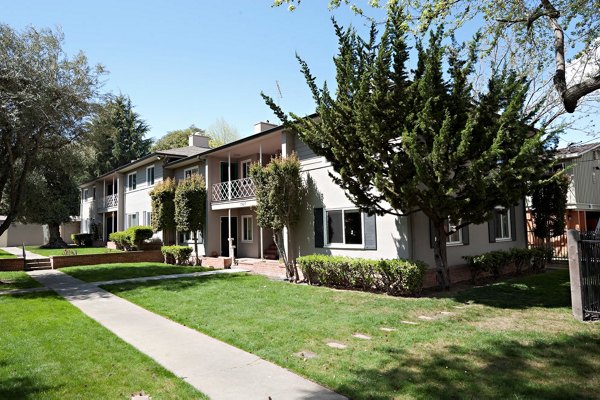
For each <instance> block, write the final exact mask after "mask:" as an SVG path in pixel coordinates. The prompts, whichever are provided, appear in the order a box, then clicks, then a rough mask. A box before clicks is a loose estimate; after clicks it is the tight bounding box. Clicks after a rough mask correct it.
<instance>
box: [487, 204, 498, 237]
mask: <svg viewBox="0 0 600 400" xmlns="http://www.w3.org/2000/svg"><path fill="white" fill-rule="evenodd" d="M488 236H489V239H490V243H496V211H494V214H492V218H491V219H490V220H489V221H488Z"/></svg>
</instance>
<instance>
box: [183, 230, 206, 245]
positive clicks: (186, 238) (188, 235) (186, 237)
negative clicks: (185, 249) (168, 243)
mask: <svg viewBox="0 0 600 400" xmlns="http://www.w3.org/2000/svg"><path fill="white" fill-rule="evenodd" d="M197 235H198V244H202V243H204V236H203V235H202V232H201V231H197ZM182 236H183V237H182ZM179 239H183V240H179ZM177 240H178V241H179V243H180V244H182V243H185V244H187V245H191V244H194V237H193V236H192V232H191V231H186V232H183V231H177Z"/></svg>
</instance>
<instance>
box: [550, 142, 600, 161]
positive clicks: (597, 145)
mask: <svg viewBox="0 0 600 400" xmlns="http://www.w3.org/2000/svg"><path fill="white" fill-rule="evenodd" d="M569 147H570V146H568V147H564V149H568V148H569ZM598 147H600V142H599V143H596V144H595V145H594V146H592V147H590V148H589V149H585V151H581V152H574V153H563V154H559V155H558V158H560V159H568V158H575V157H580V156H582V155H584V154H585V153H589V152H590V151H592V150H596V149H597V148H598ZM560 150H562V149H558V151H560Z"/></svg>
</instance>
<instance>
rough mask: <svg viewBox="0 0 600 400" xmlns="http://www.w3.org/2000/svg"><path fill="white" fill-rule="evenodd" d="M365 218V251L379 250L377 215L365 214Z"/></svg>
mask: <svg viewBox="0 0 600 400" xmlns="http://www.w3.org/2000/svg"><path fill="white" fill-rule="evenodd" d="M363 218H364V223H363V225H364V227H365V249H367V250H377V226H376V222H375V215H368V214H367V213H363Z"/></svg>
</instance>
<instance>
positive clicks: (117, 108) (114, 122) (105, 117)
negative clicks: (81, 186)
mask: <svg viewBox="0 0 600 400" xmlns="http://www.w3.org/2000/svg"><path fill="white" fill-rule="evenodd" d="M148 130H149V127H148V125H147V124H146V123H145V122H144V121H143V120H142V119H141V118H140V116H139V115H138V114H137V113H136V112H135V111H134V110H133V106H132V104H131V99H129V97H127V96H124V95H119V96H116V97H112V98H110V99H109V100H108V101H107V102H106V103H105V104H104V105H103V106H102V107H100V108H99V110H97V112H96V115H95V116H94V118H93V119H92V121H91V123H90V126H89V130H88V134H87V144H88V145H89V146H91V147H92V148H93V149H94V153H95V158H94V161H93V162H92V164H91V165H90V166H88V170H89V173H90V175H91V176H99V175H102V174H104V173H106V172H109V171H111V170H113V169H115V168H118V167H120V166H122V165H125V164H127V163H129V162H130V161H131V160H136V159H138V158H140V157H143V156H145V155H148V154H150V146H151V145H152V140H151V139H146V138H145V135H146V133H147V132H148Z"/></svg>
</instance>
